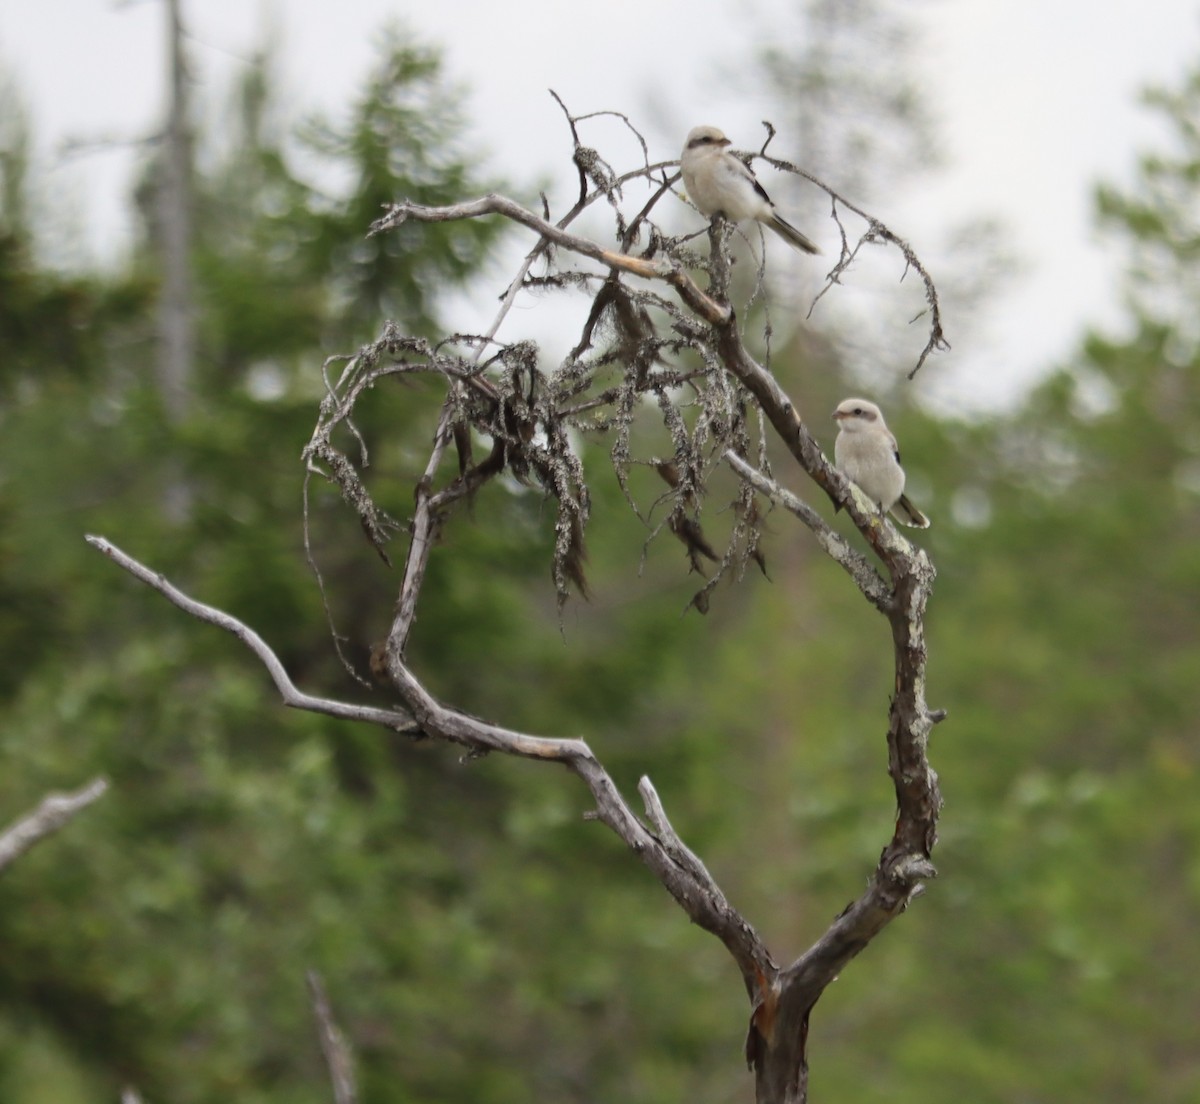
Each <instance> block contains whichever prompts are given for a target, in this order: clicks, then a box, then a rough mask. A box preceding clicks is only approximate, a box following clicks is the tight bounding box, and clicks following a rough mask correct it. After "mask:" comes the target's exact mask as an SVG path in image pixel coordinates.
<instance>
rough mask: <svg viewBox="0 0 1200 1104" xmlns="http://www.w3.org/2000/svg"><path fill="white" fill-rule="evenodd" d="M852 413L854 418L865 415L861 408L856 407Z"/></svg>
mask: <svg viewBox="0 0 1200 1104" xmlns="http://www.w3.org/2000/svg"><path fill="white" fill-rule="evenodd" d="M854 413H855V415H856V416H858V417H859V418H861V417H862V416H863V415H864V414H865V413H866V411H865V410H864V409H863V408H862V407H861V406H856V407H855V408H854Z"/></svg>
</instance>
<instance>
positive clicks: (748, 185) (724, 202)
mask: <svg viewBox="0 0 1200 1104" xmlns="http://www.w3.org/2000/svg"><path fill="white" fill-rule="evenodd" d="M729 144H730V143H729V139H728V138H726V137H725V135H724V134H722V133H721V131H720V130H718V129H717V128H716V127H714V126H698V127H693V128H692V129H691V130H690V131H688V136H687V141H686V142H685V143H684V145H683V155H682V156H681V157H680V159H679V167H680V169H681V170H682V172H683V186H684V187H685V188H686V189H687V194H688V198H689V199H690V200H691V201H692V202H693V203H694V204H695V205H696V206H697V207H698V208H699V209H700V213H701V214H704V215H707V216H708V217H709V218H712V216H713V215H717V214H721V215H724V216H725V217H726V218H727V219H729V220H730V221H731V222H741V221H742V220H743V219H750V218H752V219H755V220H757V221H758V222H761V223H762V224H763V225H764V226H769V227H770V228H771V229H772V230H774V231H775V233H776V234H778V235H779V236H780V237H781V238H783V240H784V241H786V242H787V243H788V244H789V245H794V246H795V247H796V248H797V249H802V250H804V252H805V253H820V252H821V251H820V250H819V249H818V248H817V247H816V246H815V245H814V244H813V243H812V242H811V241H809V240H808V238H806V237H805V236H804V235H803V234H801V233H800V231H799V230H797V229H796V228H795V227H794V226H793V225H792V224H791V223H790V222H788V221H787V220H786V219H784V218H783V216H782V215H780V214H779V212H778V211H777V210H776V209H775V204H774V203H772V202H771V197H770V196H769V195H767V193H766V191H765V190H764V189H763V186H762V185H761V184H760V183H759V182H758V178H757V177H756V176H755V175H754V173H752V172H751V171H750V169H749V168H747V166H746V164H745V163H744V162H743V161H741V160H740V159H739V158H737V157H735V156H734V155H733V154H732V153H730V152H729V150H728V148H727V147H728V146H729Z"/></svg>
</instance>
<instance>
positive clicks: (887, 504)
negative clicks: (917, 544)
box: [833, 399, 929, 529]
mask: <svg viewBox="0 0 1200 1104" xmlns="http://www.w3.org/2000/svg"><path fill="white" fill-rule="evenodd" d="M833 420H834V421H835V422H837V424H838V435H837V440H836V441H834V443H833V461H834V463H835V464H836V465H837V466H838V468H840V469H841V471H842V472H843V473H844V474H845V475H846V476H848V477H849V478H850V479H852V480H854V482H855V483H857V484H858V485H859V487H861V488H862V490H863V491H864V492H865V493H866V495H867V496H868V497H869V498H870V499H871V500H872V501H873V502H874V503H875V504H876V505H877V506H878V507H879V510H880V513H890V514H891V515H892V517H894V518H895V519H896V520H897V521H899V522H900V523H901V524H903V525H909V526H912V527H913V528H915V529H928V528H929V518H927V517H926V516H925V515H924V514H923V513H921V511H920V510H918V509H917V508H916V507H915V506H914V505H913V504H912V503H911V502H910V501H909V500H908V497H907V496H906V495H905V493H904V469H903V468H902V467H901V466H900V449H899V448H898V447H897V445H896V438H895V437H893V436H892V431H891V430H890V429H888V427H887V423H886V422H884V420H883V412H882V411H881V410H880V409H879V407H877V406H876V405H875V404H874V403H873V402H868V401H867V400H866V399H843V400H842V401H841V402H840V403H838V405H837V409H836V410H835V411H834V412H833Z"/></svg>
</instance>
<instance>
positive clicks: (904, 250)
mask: <svg viewBox="0 0 1200 1104" xmlns="http://www.w3.org/2000/svg"><path fill="white" fill-rule="evenodd" d="M767 126H768V137H767V141H766V142H764V143H763V151H765V150H766V147H767V142H769V141H770V140H771V138H772V137H774V133H775V131H774V127H771V126H770V124H767ZM753 156H757V157H761V158H762V159H763V160H764V161H766V163H767V164H768V165H771V166H772V167H773V168H776V169H778V170H779V171H780V172H789V173H792V174H794V175H796V176H802V177H804V179H805V180H807V181H809V183H811V184H815V185H816V186H817V187H818V188H820V189H821V191H823V192H825V193H826V195H828V196H829V198H830V200H831V201H832V203H833V218H834V221H835V222H836V223H837V225H838V230H839V231H840V232H841V239H842V249H841V253H840V255H839V257H838V259H837V263H836V264H835V265H834V266H833V268H832V269H831V270H830V271H829V274H828V275H827V276H826V282H825V286H824V287H823V288H822V289H821V290H820V291H819V292H818V293H817V296H816V298H815V299H813V302H812V307H815V306H816V305H817V302H818V301H819V300H820V299H821V297H822V296H823V295H824V294H825V293H826V292H827V291H828V290H829V289H830V288H831V287H833V285H834V284H837V283H840V282H841V277H842V275H843V274H844V273H845V272H846V271H847V270H848V269H849V268H850V266H851V265H852V264H853V263H854V260H855V258H856V257H857V256H858V254H859V251H860V250H861V249H862V247H863V246H864V245H874V244H879V243H881V242H882V243H884V244H889V245H894V246H895V247H896V248H897V249H899V250H900V253H901V254H902V255H903V257H904V265H905V268H904V271H905V274H906V275H907V273H908V271H909V270H910V269H911V270H912V271H914V272H916V273H917V275H918V276H920V277H921V282H922V284H923V285H924V288H925V302H926V303H927V304H928V307H929V338H928V340H927V341H926V342H925V347H924V348H923V349H922V350H921V353H920V356H918V357H917V363H916V364H915V365H914V366H913V368H912V369H911V370H910V371H909V373H908V378H909V379H910V380H911V379H912V378H913V377H914V376H915V375H916V374H917V373H918V372H919V371H920V370H921V367H922V365H924V363H925V361H926V360H928V359H929V356H930V354H932V353H935V352H946V351H947V350H949V348H950V342H949V341H947V340H946V334H945V331H944V330H943V329H942V308H941V303H940V302H939V300H938V293H937V286H936V285H935V284H934V282H933V277H932V276H930V275H929V272H928V270H927V269H926V268H925V266H924V264H922V263H921V259H920V258H919V257H918V256H917V254H916V252H915V250H914V249H913V247H912V246H911V245H909V244H908V242H907V241H905V240H904V239H903V238H902V237H900V235H899V234H897V233H895V232H894V231H893V230H892V229H891V228H890V227H888V226H887V225H886V224H885V223H883V222H881V221H880V220H879V219H877V218H876V217H875V216H874V215H872V214H869V213H868V212H867V211H864V210H863V209H862V208H861V207H859V206H858V205H857V204H855V203H852V202H850V200H848V199H847V198H846V197H845V196H843V195H841V194H839V193H838V192H836V191H835V190H834V189H833V188H831V187H830V186H829V185H828V184H826V183H825V182H824V181H823V180H820V179H819V178H818V177H815V176H813V174H812V173H810V172H808V171H807V170H805V169H802V168H800V167H799V166H798V165H793V164H792V163H791V162H790V161H782V160H780V159H779V158H777V157H769V156H767V154H766V153H765V152H760V153H758V154H755V155H753ZM839 205H840V206H842V207H845V208H846V209H847V210H848V211H853V212H854V213H855V214H856V215H858V217H859V218H861V219H862V220H863V221H864V222H866V224H867V228H866V230H864V231H863V233H862V235H861V236H860V237H859V239H858V241H857V242H856V243H855V245H854V246H853V247H850V245H849V244H848V242H847V239H846V231H845V228H844V227H843V226H842V222H841V220H840V219H839V218H838V214H837V209H838V206H839ZM901 279H903V276H902V277H901ZM812 307H809V311H808V313H809V316H810V317H811V316H812ZM918 317H920V316H919V315H918ZM913 321H914V322H915V321H916V319H915V318H914V319H913Z"/></svg>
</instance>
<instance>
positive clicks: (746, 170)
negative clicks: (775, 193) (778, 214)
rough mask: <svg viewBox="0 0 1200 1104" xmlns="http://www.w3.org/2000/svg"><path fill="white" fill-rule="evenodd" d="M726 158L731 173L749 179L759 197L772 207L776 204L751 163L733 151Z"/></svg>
mask: <svg viewBox="0 0 1200 1104" xmlns="http://www.w3.org/2000/svg"><path fill="white" fill-rule="evenodd" d="M725 160H726V163H727V164H728V167H729V171H730V172H731V173H733V174H734V175H735V176H737V177H740V178H741V179H742V180H746V181H749V183H750V187H752V188H753V189H754V191H755V193H756V194H757V195H758V197H759V199H761V200H763V201H765V202H766V203H767V204H769V205H770V206H772V207H774V206H775V204H773V203H771V197H770V196H769V195H767V190H766V188H764V187H763V186H762V185H761V184H760V183H759V182H758V177H757V176H755V175H754V172H753V170H752V169H751V168H750V166H749V165H747V164H746V162H745V161H743V160H742V159H741V158H740V157H735V156H734V155H733V154H732V153H726V154H725Z"/></svg>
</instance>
